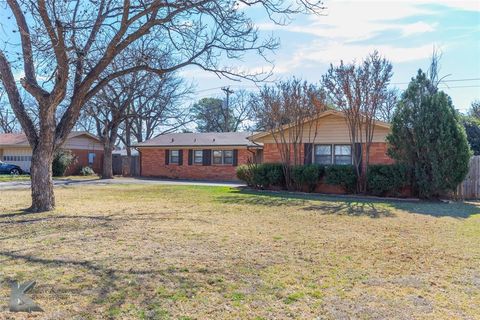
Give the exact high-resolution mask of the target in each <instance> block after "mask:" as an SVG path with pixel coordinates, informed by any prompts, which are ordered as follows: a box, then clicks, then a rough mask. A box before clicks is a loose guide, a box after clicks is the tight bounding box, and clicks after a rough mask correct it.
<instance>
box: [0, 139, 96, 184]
mask: <svg viewBox="0 0 480 320" xmlns="http://www.w3.org/2000/svg"><path fill="white" fill-rule="evenodd" d="M62 148H63V149H66V150H70V151H71V152H72V153H73V154H74V155H75V156H76V161H75V163H74V164H73V165H71V166H70V168H68V169H67V173H66V174H67V175H70V174H75V173H77V172H78V171H79V170H80V169H81V168H82V167H86V166H89V167H91V168H92V169H93V170H94V171H95V172H101V169H102V161H103V146H102V144H101V142H100V140H99V139H98V138H97V137H96V136H94V135H92V134H90V133H88V132H83V131H79V132H71V133H70V134H69V136H68V138H67V141H66V142H65V144H64V145H63V146H62ZM0 159H1V160H3V161H5V162H8V163H12V164H16V165H18V166H20V167H21V168H22V170H24V171H26V172H30V167H31V162H32V148H31V147H30V145H29V143H28V140H27V137H26V136H25V134H23V133H4V134H0Z"/></svg>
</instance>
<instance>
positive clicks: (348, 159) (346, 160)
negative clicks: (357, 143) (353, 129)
mask: <svg viewBox="0 0 480 320" xmlns="http://www.w3.org/2000/svg"><path fill="white" fill-rule="evenodd" d="M335 164H352V146H351V145H349V144H343V145H342V144H336V145H335Z"/></svg>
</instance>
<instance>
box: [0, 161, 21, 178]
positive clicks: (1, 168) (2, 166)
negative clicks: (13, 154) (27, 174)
mask: <svg viewBox="0 0 480 320" xmlns="http://www.w3.org/2000/svg"><path fill="white" fill-rule="evenodd" d="M22 173H23V170H22V169H21V168H20V167H19V166H17V165H16V164H11V163H6V162H2V161H0V174H13V175H18V174H22Z"/></svg>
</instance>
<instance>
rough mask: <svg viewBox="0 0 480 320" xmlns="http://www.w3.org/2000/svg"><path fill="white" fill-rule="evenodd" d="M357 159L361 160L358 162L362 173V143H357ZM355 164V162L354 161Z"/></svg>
mask: <svg viewBox="0 0 480 320" xmlns="http://www.w3.org/2000/svg"><path fill="white" fill-rule="evenodd" d="M355 152H356V154H355V158H356V159H358V160H360V161H359V162H358V167H359V168H360V172H362V158H363V157H362V144H361V143H355ZM352 162H353V161H352Z"/></svg>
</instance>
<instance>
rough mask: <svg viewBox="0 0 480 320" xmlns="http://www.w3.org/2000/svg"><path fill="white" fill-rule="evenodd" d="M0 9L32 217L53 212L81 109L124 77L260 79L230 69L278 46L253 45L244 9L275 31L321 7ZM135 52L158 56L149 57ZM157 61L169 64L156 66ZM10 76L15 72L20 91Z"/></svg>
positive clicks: (0, 55) (101, 0)
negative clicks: (61, 165) (57, 158)
mask: <svg viewBox="0 0 480 320" xmlns="http://www.w3.org/2000/svg"><path fill="white" fill-rule="evenodd" d="M6 4H7V7H6V8H7V11H8V13H7V14H10V15H11V16H10V17H9V18H12V19H11V20H9V21H12V20H13V21H15V27H14V28H13V29H12V30H10V25H3V26H2V27H3V28H4V29H8V30H10V31H11V32H12V34H14V35H16V37H15V36H12V38H9V39H4V40H5V43H7V46H6V47H3V48H2V49H0V77H1V81H2V83H3V86H4V88H5V91H6V92H7V95H8V98H9V102H10V104H11V106H12V109H13V111H14V113H15V115H16V117H17V119H18V120H19V122H20V124H21V126H22V128H23V130H24V131H25V133H26V135H27V138H28V141H29V143H30V145H31V146H32V149H33V155H32V168H31V175H32V207H31V209H32V210H33V211H45V210H51V209H52V208H53V207H54V205H55V198H54V194H53V184H52V166H51V163H52V159H53V154H54V150H55V149H56V148H58V147H59V146H61V145H62V144H63V143H64V141H65V140H66V138H67V137H68V134H69V132H70V131H71V130H72V128H73V126H74V125H75V122H76V121H77V119H78V117H79V115H80V111H81V109H82V107H83V106H84V105H85V103H86V102H87V101H88V100H89V99H90V98H91V97H93V96H94V95H95V94H96V93H98V92H99V91H100V90H101V89H102V88H104V87H105V86H106V85H107V84H108V83H109V82H110V81H112V80H113V79H116V78H118V77H121V76H123V75H126V74H129V73H131V72H136V71H147V72H152V73H156V74H159V75H161V74H164V73H168V72H171V71H174V70H178V69H179V68H182V67H185V66H188V65H192V66H197V67H199V68H201V69H203V70H207V71H212V72H215V73H217V74H218V75H220V76H226V77H233V78H235V77H246V78H249V79H253V80H256V79H259V77H262V76H264V74H255V73H249V72H248V71H239V70H240V69H238V68H235V67H234V66H232V64H231V62H229V61H231V60H232V59H238V58H241V57H242V56H244V55H245V53H246V52H251V53H252V54H257V55H260V56H263V57H265V55H266V54H267V52H268V51H270V50H273V49H275V48H276V47H277V46H278V43H277V41H276V40H275V39H274V38H261V37H259V35H258V32H257V29H256V28H255V26H254V25H253V22H252V20H251V19H250V18H249V16H248V15H247V13H246V11H245V9H244V8H248V7H251V6H256V7H259V8H262V9H263V10H264V11H265V12H266V13H267V14H268V16H269V17H270V18H271V19H272V20H273V21H274V22H276V23H281V22H284V21H285V20H284V19H285V18H288V16H289V14H293V13H297V12H312V11H316V10H318V9H320V6H319V5H320V3H319V2H317V1H314V2H309V1H308V0H297V2H291V1H284V0H260V1H259V0H239V1H230V0H226V1H222V0H193V1H192V0H175V1H163V0H147V1H143V0H131V1H130V0H82V1H80V0H65V1H55V0H38V1H31V0H6ZM140 39H142V41H139V40H140ZM13 43H20V44H21V46H20V47H15V46H14V45H13ZM136 46H143V47H146V49H148V50H150V51H151V52H158V51H161V52H162V53H163V54H162V55H150V54H148V50H137V48H136ZM5 48H7V49H8V50H6V49H5ZM144 49H145V48H144ZM145 52H147V53H145ZM162 56H168V57H169V59H168V60H164V59H161V58H156V57H162ZM119 57H121V58H122V59H124V58H125V57H128V58H129V59H130V61H129V63H125V64H124V66H125V68H124V69H121V70H116V71H114V72H111V69H109V68H108V67H109V66H110V65H111V64H112V62H113V61H115V60H116V59H118V58H119ZM122 61H125V60H122ZM15 74H22V77H21V79H20V85H18V84H17V81H16V78H15V76H14V75H15ZM24 91H25V92H27V93H28V94H29V95H30V96H31V97H33V98H34V100H35V104H36V109H37V110H36V111H37V112H35V114H37V115H38V121H34V120H33V119H32V117H31V116H30V114H29V112H28V110H27V108H26V106H25V103H24V99H23V98H22V92H24ZM59 107H61V108H59Z"/></svg>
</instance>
